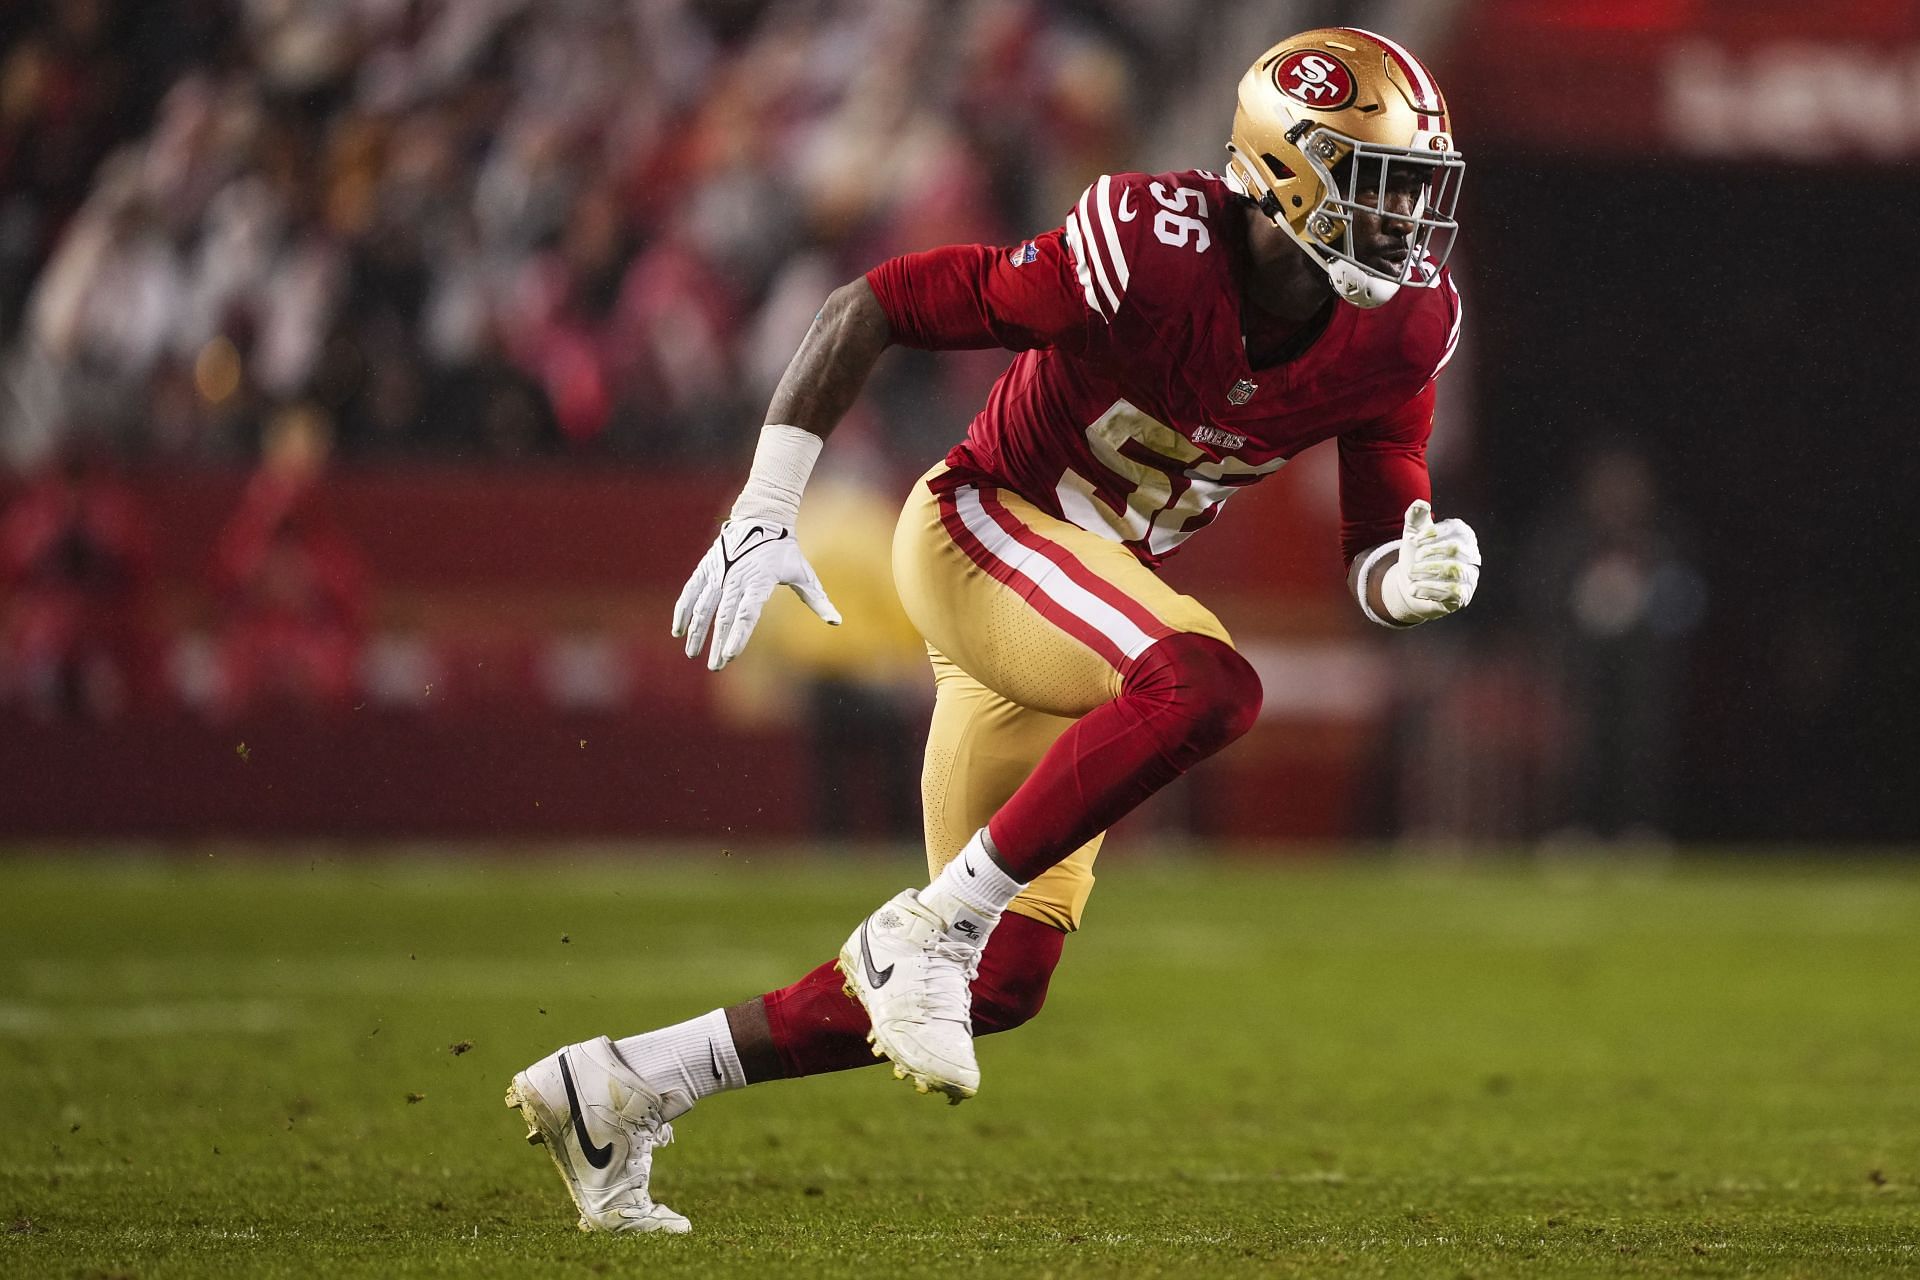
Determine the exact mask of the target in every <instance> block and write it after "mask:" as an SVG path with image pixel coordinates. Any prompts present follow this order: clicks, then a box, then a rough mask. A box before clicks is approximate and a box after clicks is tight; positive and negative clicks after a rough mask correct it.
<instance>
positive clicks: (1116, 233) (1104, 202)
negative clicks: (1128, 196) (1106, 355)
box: [1094, 175, 1131, 307]
mask: <svg viewBox="0 0 1920 1280" xmlns="http://www.w3.org/2000/svg"><path fill="white" fill-rule="evenodd" d="M1124 196H1125V193H1124V192H1123V193H1122V198H1124ZM1094 203H1095V204H1098V205H1099V206H1100V229H1101V230H1102V231H1104V232H1106V235H1107V261H1108V262H1109V263H1111V264H1112V266H1113V277H1114V282H1115V283H1116V284H1118V285H1119V286H1120V292H1121V293H1123V294H1124V293H1125V292H1126V291H1127V280H1128V279H1129V278H1130V276H1131V273H1130V272H1129V271H1128V270H1127V255H1126V251H1125V250H1123V249H1122V248H1121V247H1120V228H1119V227H1116V226H1115V225H1114V224H1113V179H1112V178H1111V177H1108V176H1105V175H1102V176H1101V178H1100V194H1099V196H1098V197H1097V198H1096V199H1095V201H1094ZM1114 305H1115V306H1116V307H1117V306H1119V305H1120V304H1119V303H1117V302H1116V303H1115V304H1114Z"/></svg>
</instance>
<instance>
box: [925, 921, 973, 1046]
mask: <svg viewBox="0 0 1920 1280" xmlns="http://www.w3.org/2000/svg"><path fill="white" fill-rule="evenodd" d="M930 953H931V954H932V955H933V956H935V957H937V958H938V959H941V960H949V961H952V966H951V967H949V966H948V965H934V966H932V972H931V973H929V974H928V975H927V981H926V986H925V988H924V989H925V992H926V998H925V1000H924V1002H923V1003H922V1006H921V1008H922V1011H923V1012H924V1013H925V1015H926V1017H927V1018H928V1020H929V1021H939V1022H957V1023H959V1024H960V1025H961V1026H962V1027H965V1028H967V1030H968V1033H969V1034H971V1033H972V1028H973V993H972V991H971V990H970V988H969V984H970V983H972V981H973V980H974V979H975V978H976V977H978V976H979V974H980V949H979V948H978V947H969V946H965V945H963V944H961V943H958V942H954V941H952V940H950V939H947V938H941V939H939V940H938V941H936V942H935V943H934V944H933V946H932V947H931V948H930Z"/></svg>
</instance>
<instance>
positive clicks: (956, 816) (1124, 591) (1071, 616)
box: [893, 466, 1232, 932]
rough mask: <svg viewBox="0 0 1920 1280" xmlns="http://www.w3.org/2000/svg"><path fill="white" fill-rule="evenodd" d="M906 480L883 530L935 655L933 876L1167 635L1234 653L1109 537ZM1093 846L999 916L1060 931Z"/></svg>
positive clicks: (993, 499) (1069, 923)
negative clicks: (901, 501)
mask: <svg viewBox="0 0 1920 1280" xmlns="http://www.w3.org/2000/svg"><path fill="white" fill-rule="evenodd" d="M945 471H946V468H945V467H944V466H940V467H935V468H934V469H933V470H932V471H930V472H928V473H927V474H926V475H925V476H923V477H921V479H920V480H919V481H918V482H917V483H915V485H914V486H913V492H912V493H911V494H910V495H909V496H908V498H907V503H906V506H905V508H904V509H902V511H901V512H900V522H899V524H898V526H896V528H895V530H894V535H893V578H894V585H895V587H896V588H897V589H898V590H899V592H900V602H901V604H902V605H904V606H905V608H906V611H907V616H908V617H909V618H911V619H912V620H913V624H914V626H916V627H917V628H919V631H920V634H921V636H922V637H924V638H925V639H926V642H927V652H928V654H929V655H930V656H931V658H932V660H933V674H934V707H933V726H932V728H931V730H930V731H929V733H928V736H927V756H926V766H925V770H924V772H923V773H922V775H921V785H920V791H921V799H922V802H923V805H924V810H925V819H926V839H927V869H928V873H929V874H930V875H938V874H939V872H940V869H941V868H942V867H944V866H945V865H946V864H947V863H948V862H950V861H952V860H953V858H954V857H955V856H957V855H958V854H959V852H960V849H961V847H962V846H963V845H965V844H966V842H967V841H968V839H970V838H971V837H972V835H973V833H974V832H975V831H978V830H979V829H980V828H981V827H983V826H985V825H986V824H987V819H989V818H991V817H992V816H993V815H994V813H995V812H996V811H997V810H998V809H999V808H1000V806H1001V805H1003V804H1005V803H1006V801H1007V799H1008V797H1010V796H1012V795H1013V793H1014V791H1015V790H1016V789H1018V788H1019V786H1020V784H1021V783H1022V782H1024V781H1026V778H1027V775H1028V774H1030V773H1032V772H1033V769H1034V766H1035V765H1037V764H1038V763H1039V761H1040V757H1041V756H1042V755H1043V754H1045V752H1046V750H1047V748H1048V747H1050V746H1052V745H1053V743H1054V740H1055V739H1056V738H1058V737H1059V736H1060V735H1061V734H1062V733H1064V732H1066V730H1067V727H1068V726H1069V725H1070V724H1072V723H1073V721H1074V720H1075V719H1077V718H1078V717H1080V716H1083V715H1085V714H1086V713H1087V712H1089V711H1091V710H1093V709H1094V708H1095V707H1097V706H1100V705H1101V704H1102V703H1105V702H1109V701H1111V700H1112V699H1114V698H1115V697H1117V696H1119V694H1120V688H1121V679H1122V677H1123V676H1124V675H1125V673H1126V671H1127V670H1128V668H1129V667H1130V666H1131V664H1132V662H1133V661H1134V660H1135V659H1137V658H1138V657H1139V656H1140V654H1141V653H1143V652H1145V650H1146V649H1147V648H1148V647H1149V646H1150V645H1152V644H1153V642H1154V641H1156V640H1159V639H1161V638H1162V637H1164V636H1169V635H1174V634H1177V633H1180V632H1193V633H1197V634H1199V635H1205V636H1212V637H1213V638H1215V639H1217V640H1220V641H1222V642H1223V643H1227V644H1231V643H1232V640H1231V639H1230V638H1229V637H1228V635H1227V632H1226V628H1224V627H1222V626H1221V625H1220V621H1219V619H1217V618H1215V617H1214V616H1213V614H1212V613H1210V612H1208V610H1207V609H1206V607H1205V606H1203V605H1202V604H1200V602H1199V601H1197V600H1195V599H1193V598H1192V597H1191V596H1184V595H1181V594H1180V593H1179V592H1177V591H1175V590H1174V589H1173V588H1171V587H1169V586H1168V585H1167V584H1166V583H1164V582H1162V581H1161V580H1160V579H1159V577H1158V576H1157V575H1156V574H1155V573H1154V572H1153V571H1152V570H1151V569H1149V568H1147V567H1146V566H1145V565H1143V564H1141V563H1140V562H1139V561H1138V560H1136V559H1135V558H1134V556H1133V553H1132V552H1130V551H1128V550H1127V549H1126V548H1125V547H1123V546H1121V545H1120V544H1119V543H1117V542H1110V541H1108V540H1107V539H1105V538H1102V537H1100V536H1098V535H1097V534H1092V533H1088V532H1087V531H1086V530H1084V529H1081V528H1080V527H1078V526H1077V525H1071V524H1068V523H1067V522H1066V521H1064V520H1058V519H1055V518H1054V517H1052V516H1049V515H1047V514H1046V513H1044V512H1042V511H1041V510H1040V509H1039V508H1037V507H1035V506H1034V505H1033V504H1032V503H1030V502H1028V501H1027V500H1026V499H1024V498H1022V497H1020V496H1019V495H1018V494H1016V493H1014V492H1012V491H1011V490H1009V489H1002V488H996V487H992V486H989V485H986V484H976V483H966V484H959V485H954V484H953V482H952V481H951V480H949V481H948V482H947V484H946V485H944V486H942V487H943V488H945V489H946V491H945V492H938V493H936V492H935V491H934V489H933V488H932V487H931V482H932V481H934V479H935V478H936V477H939V476H942V475H944V474H945ZM1100 840H1101V837H1095V838H1094V839H1093V840H1091V841H1089V842H1088V843H1086V844H1085V845H1082V846H1081V847H1080V848H1078V849H1076V850H1075V851H1074V852H1073V853H1071V854H1069V855H1068V856H1067V857H1066V859H1065V860H1063V861H1061V862H1059V863H1058V864H1056V865H1054V866H1053V867H1051V868H1049V869H1048V870H1046V871H1045V872H1043V873H1041V874H1040V875H1039V876H1038V877H1036V878H1035V879H1034V880H1033V882H1032V883H1031V884H1030V885H1028V887H1027V889H1026V891H1025V892H1024V893H1022V894H1021V895H1020V896H1019V897H1017V898H1015V899H1014V901H1013V906H1012V909H1013V910H1014V911H1017V912H1019V913H1020V914H1021V915H1025V916H1030V917H1032V918H1033V919H1035V920H1038V921H1040V922H1042V923H1043V924H1049V925H1052V926H1053V927H1054V928H1057V929H1062V930H1065V931H1068V932H1071V931H1073V930H1074V929H1077V928H1079V927H1080V914H1081V912H1082V910H1083V909H1084V908H1085V907H1086V903H1087V896H1088V894H1090V893H1091V892H1092V891H1093V860H1094V857H1095V855H1096V854H1097V853H1098V852H1099V850H1100Z"/></svg>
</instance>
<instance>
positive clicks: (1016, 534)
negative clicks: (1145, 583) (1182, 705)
mask: <svg viewBox="0 0 1920 1280" xmlns="http://www.w3.org/2000/svg"><path fill="white" fill-rule="evenodd" d="M980 508H981V510H983V511H985V512H986V513H987V515H988V517H989V518H991V519H992V520H993V522H994V524H996V525H998V526H999V527H1000V529H1001V530H1002V531H1004V532H1005V533H1006V534H1007V535H1008V536H1009V537H1011V538H1013V539H1014V540H1015V541H1016V542H1018V543H1019V544H1020V545H1021V546H1023V547H1026V548H1028V549H1029V550H1031V551H1033V552H1035V553H1037V554H1039V555H1041V556H1044V557H1045V558H1046V559H1047V560H1048V561H1049V562H1050V563H1052V564H1054V565H1055V566H1057V567H1058V568H1059V570H1060V571H1061V572H1062V573H1064V574H1066V575H1067V577H1068V578H1070V579H1072V581H1073V582H1074V583H1075V584H1076V585H1077V586H1079V587H1080V589H1081V590H1083V591H1085V592H1086V593H1087V594H1088V595H1091V596H1094V597H1095V598H1097V599H1099V600H1101V601H1102V602H1104V603H1106V604H1108V605H1110V606H1112V607H1113V608H1114V609H1115V610H1117V611H1118V612H1119V613H1120V614H1121V615H1122V616H1124V617H1125V618H1126V619H1127V620H1128V621H1129V622H1131V623H1133V625H1134V626H1136V627H1138V628H1140V629H1141V630H1142V631H1144V632H1146V633H1147V635H1148V636H1150V637H1152V638H1153V639H1155V640H1158V639H1159V638H1160V637H1161V636H1168V635H1172V634H1173V632H1174V628H1172V627H1170V626H1168V625H1167V624H1166V623H1164V622H1162V621H1160V619H1158V618H1156V617H1155V616H1154V615H1153V611H1152V610H1151V609H1149V608H1147V606H1145V605H1143V604H1141V603H1140V602H1139V601H1138V600H1135V599H1134V598H1133V597H1132V596H1130V595H1128V594H1127V593H1126V592H1124V591H1122V590H1121V589H1120V588H1119V587H1116V586H1114V585H1113V584H1112V583H1111V582H1108V581H1107V580H1106V579H1105V578H1103V577H1101V576H1100V575H1099V574H1097V573H1095V572H1094V571H1093V570H1091V569H1089V568H1087V566H1086V565H1085V564H1084V563H1083V562H1082V561H1081V560H1080V558H1079V557H1078V556H1076V555H1074V554H1073V553H1072V552H1071V551H1068V550H1067V549H1066V548H1065V547H1063V546H1061V545H1060V544H1059V543H1057V542H1051V541H1049V540H1047V539H1046V538H1044V537H1042V536H1041V535H1040V534H1038V533H1036V532H1034V531H1033V529H1032V528H1031V527H1030V526H1028V525H1026V524H1024V523H1022V522H1021V520H1020V517H1018V516H1016V515H1014V514H1013V512H1011V511H1009V510H1007V508H1006V506H1005V504H1003V503H1002V502H1001V501H1000V496H999V495H998V494H996V493H993V492H991V491H989V490H984V489H983V490H981V491H980ZM1043 589H1044V588H1043Z"/></svg>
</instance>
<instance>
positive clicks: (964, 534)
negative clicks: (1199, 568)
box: [940, 490, 1127, 671]
mask: <svg viewBox="0 0 1920 1280" xmlns="http://www.w3.org/2000/svg"><path fill="white" fill-rule="evenodd" d="M975 492H976V493H977V492H978V490H976V491H975ZM940 523H941V524H943V525H944V526H946V530H947V536H948V537H950V538H952V539H953V542H954V545H955V546H957V547H959V548H960V550H961V551H963V552H965V553H966V556H967V559H969V560H971V561H973V562H974V563H975V564H977V565H979V566H980V568H981V569H983V570H985V571H986V572H987V574H988V575H989V576H991V577H992V578H994V579H995V580H996V581H998V582H1002V583H1005V584H1006V585H1007V586H1009V587H1011V588H1012V589H1013V590H1014V591H1016V592H1018V593H1019V595H1020V598H1021V599H1022V600H1025V601H1026V602H1027V603H1028V604H1029V605H1031V606H1033V608H1034V610H1035V612H1037V613H1039V614H1040V616H1041V617H1043V618H1045V619H1046V620H1047V621H1048V622H1051V623H1052V624H1053V625H1054V626H1056V627H1059V628H1060V629H1061V630H1062V631H1064V632H1066V633H1067V634H1068V635H1070V636H1072V637H1073V638H1074V639H1075V640H1078V641H1079V642H1080V643H1082V644H1084V645H1086V646H1087V647H1088V648H1089V649H1092V650H1093V651H1094V652H1095V653H1097V654H1099V655H1100V656H1101V658H1103V659H1105V660H1106V662H1107V663H1108V664H1109V665H1110V666H1112V667H1113V668H1114V669H1115V670H1116V671H1120V670H1125V668H1126V662H1127V655H1126V654H1124V653H1122V652H1121V651H1120V649H1119V646H1117V645H1115V644H1114V643H1113V641H1111V640H1109V639H1107V637H1106V636H1105V635H1104V634H1103V633H1102V632H1101V631H1099V630H1098V629H1097V628H1095V627H1093V626H1092V625H1090V624H1089V623H1087V622H1086V621H1085V620H1084V619H1082V618H1081V617H1080V615H1078V614H1076V613H1073V612H1072V611H1070V610H1068V609H1066V608H1064V607H1062V606H1061V605H1060V604H1059V603H1058V602H1057V601H1055V600H1054V599H1053V597H1052V596H1049V595H1048V594H1047V593H1046V592H1045V591H1044V590H1042V589H1041V587H1040V584H1039V583H1037V582H1035V581H1034V580H1033V579H1032V578H1029V577H1028V576H1027V575H1026V574H1024V573H1022V572H1020V571H1019V570H1018V569H1016V568H1014V567H1013V566H1012V565H1010V564H1008V563H1007V562H1006V561H1005V560H1002V559H1001V558H1000V557H999V556H996V555H995V554H993V552H992V551H991V550H989V549H988V548H987V545H986V544H985V543H983V542H981V541H980V539H979V538H978V537H976V536H975V535H974V532H973V530H971V529H969V528H967V523H966V521H965V520H963V519H962V518H961V516H960V508H959V505H958V503H957V502H956V500H955V498H954V495H953V494H952V493H943V494H941V495H940Z"/></svg>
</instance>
